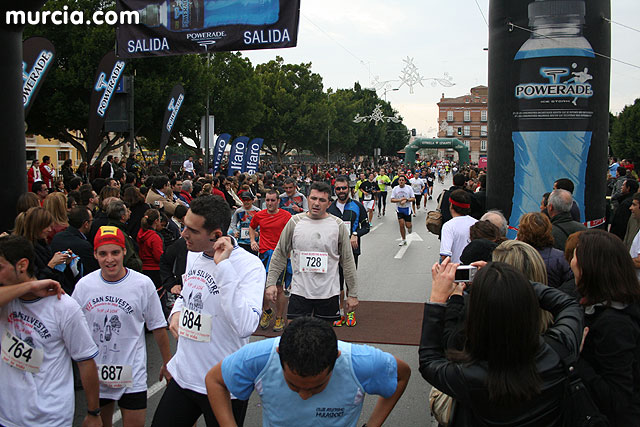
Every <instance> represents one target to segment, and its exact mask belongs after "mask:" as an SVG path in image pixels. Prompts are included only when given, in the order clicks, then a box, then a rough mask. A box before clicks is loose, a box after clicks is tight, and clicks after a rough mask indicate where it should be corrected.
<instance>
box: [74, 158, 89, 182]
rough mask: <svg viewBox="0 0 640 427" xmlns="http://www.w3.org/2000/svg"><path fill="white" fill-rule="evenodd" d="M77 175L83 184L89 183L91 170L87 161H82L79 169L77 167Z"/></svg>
mask: <svg viewBox="0 0 640 427" xmlns="http://www.w3.org/2000/svg"><path fill="white" fill-rule="evenodd" d="M76 175H77V176H78V177H79V178H80V179H81V180H82V183H83V184H87V183H89V172H88V170H87V162H80V165H78V169H76Z"/></svg>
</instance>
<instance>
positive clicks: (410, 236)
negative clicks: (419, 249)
mask: <svg viewBox="0 0 640 427" xmlns="http://www.w3.org/2000/svg"><path fill="white" fill-rule="evenodd" d="M401 240H402V239H396V241H397V242H399V241H401ZM423 241H424V240H422V237H420V235H418V233H415V232H414V233H411V234H408V235H407V244H406V245H404V246H402V247H401V248H400V250H398V253H397V254H396V256H395V257H394V258H395V259H402V257H403V256H404V253H405V252H407V249H409V246H411V242H423Z"/></svg>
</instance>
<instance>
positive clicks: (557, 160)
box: [509, 0, 595, 225]
mask: <svg viewBox="0 0 640 427" xmlns="http://www.w3.org/2000/svg"><path fill="white" fill-rule="evenodd" d="M528 14H529V26H530V28H531V31H532V32H531V36H530V38H529V39H528V40H527V41H526V42H525V43H524V44H523V45H522V47H521V48H520V50H518V52H517V53H516V55H515V58H514V64H513V65H514V68H515V69H514V72H513V73H512V76H513V81H512V89H513V92H512V96H513V98H512V102H513V103H514V105H513V109H512V111H513V120H512V134H511V136H512V139H513V145H514V162H515V174H514V192H513V199H512V203H513V205H512V210H511V216H510V218H509V223H510V224H512V225H515V224H518V222H519V219H520V216H522V215H523V214H524V213H527V212H537V211H538V210H539V206H540V200H541V198H542V195H543V194H544V193H545V192H549V191H552V189H553V183H554V182H555V181H556V180H557V179H559V178H569V179H571V181H573V183H574V185H575V190H574V193H573V197H574V199H575V200H576V202H577V203H578V206H579V207H580V212H581V216H582V218H581V220H582V221H584V212H585V206H584V198H585V174H586V169H587V156H588V153H589V147H590V145H591V136H592V130H593V120H592V117H593V106H592V105H590V103H591V102H592V101H591V99H592V96H593V93H594V92H593V87H592V86H591V83H590V81H591V80H592V79H593V76H592V74H590V73H593V71H592V70H593V68H594V64H595V60H594V58H595V56H594V52H593V49H592V47H591V45H590V44H589V42H588V41H587V39H585V38H584V37H583V33H582V32H583V27H584V23H585V4H584V1H583V0H537V1H534V2H533V3H530V4H529V6H528Z"/></svg>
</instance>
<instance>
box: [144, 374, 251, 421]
mask: <svg viewBox="0 0 640 427" xmlns="http://www.w3.org/2000/svg"><path fill="white" fill-rule="evenodd" d="M248 405H249V401H248V400H238V399H233V400H231V409H232V410H233V418H235V420H236V424H238V426H240V427H242V425H243V424H244V417H245V415H246V413H247V406H248ZM200 415H204V421H205V423H206V425H207V427H219V425H220V424H218V420H217V419H216V417H215V415H214V414H213V410H212V409H211V405H210V404H209V399H208V398H207V395H206V394H200V393H196V392H195V391H192V390H187V389H184V388H182V387H180V386H179V385H178V383H176V382H175V381H174V380H171V381H170V382H169V385H168V386H167V389H166V390H165V391H164V394H163V395H162V399H160V403H159V404H158V408H157V409H156V413H155V414H154V415H153V422H152V423H151V425H152V426H153V427H191V426H193V425H194V424H195V422H196V421H197V420H198V418H200Z"/></svg>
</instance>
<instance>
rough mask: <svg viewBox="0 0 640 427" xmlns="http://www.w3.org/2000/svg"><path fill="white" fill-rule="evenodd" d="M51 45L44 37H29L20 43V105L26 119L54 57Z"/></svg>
mask: <svg viewBox="0 0 640 427" xmlns="http://www.w3.org/2000/svg"><path fill="white" fill-rule="evenodd" d="M55 53H56V51H55V48H54V47H53V44H52V43H51V42H50V41H49V40H47V39H45V38H44V37H29V38H28V39H26V40H25V41H24V43H22V103H23V104H24V116H25V117H27V115H28V114H29V110H30V109H31V106H32V105H33V101H34V100H35V98H36V96H37V95H38V91H39V90H40V87H41V86H42V82H43V81H44V79H45V77H46V76H47V73H48V72H49V70H50V69H51V67H52V64H53V58H54V56H55Z"/></svg>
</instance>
